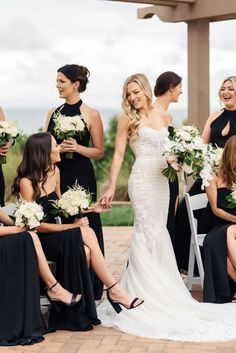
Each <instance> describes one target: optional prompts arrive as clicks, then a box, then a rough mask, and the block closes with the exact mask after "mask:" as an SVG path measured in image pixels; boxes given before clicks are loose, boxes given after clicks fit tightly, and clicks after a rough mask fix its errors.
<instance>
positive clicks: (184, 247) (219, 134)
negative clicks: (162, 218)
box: [175, 76, 236, 271]
mask: <svg viewBox="0 0 236 353" xmlns="http://www.w3.org/2000/svg"><path fill="white" fill-rule="evenodd" d="M218 96H219V99H220V101H221V102H222V103H223V105H224V108H223V109H221V110H219V111H217V112H214V113H212V114H211V115H210V116H209V118H208V119H207V121H206V124H205V127H204V129H203V133H202V138H203V141H204V142H205V143H209V142H211V143H212V144H213V145H217V146H219V147H224V146H225V143H226V142H227V141H228V139H229V138H230V137H231V136H234V135H236V77H235V76H230V77H226V78H225V79H224V80H223V82H222V84H221V86H220V89H219V92H218ZM188 192H189V194H190V195H196V194H201V193H202V192H204V191H203V190H201V181H196V182H195V183H194V184H193V186H192V187H191V189H190V190H189V191H188ZM201 214H202V212H201V211H196V214H195V215H196V217H197V218H198V219H199V218H200V217H201ZM209 221H211V220H208V222H209ZM190 239H191V231H190V226H189V221H188V214H187V208H186V203H185V200H184V198H183V199H182V201H181V202H180V205H179V208H178V212H177V216H176V249H175V250H176V251H175V255H176V260H177V264H178V267H179V269H180V270H184V271H187V270H188V259H189V248H190Z"/></svg>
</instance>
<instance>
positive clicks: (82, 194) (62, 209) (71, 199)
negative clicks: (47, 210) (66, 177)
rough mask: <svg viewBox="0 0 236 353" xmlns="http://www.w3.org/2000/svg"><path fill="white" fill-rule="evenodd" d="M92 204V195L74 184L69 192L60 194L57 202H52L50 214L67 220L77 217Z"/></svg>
mask: <svg viewBox="0 0 236 353" xmlns="http://www.w3.org/2000/svg"><path fill="white" fill-rule="evenodd" d="M91 203H92V195H91V194H90V193H89V192H88V191H87V190H85V189H83V188H82V187H81V186H80V185H79V184H78V183H75V185H73V186H72V187H71V188H69V190H67V191H66V192H64V194H62V197H61V198H60V199H59V200H56V201H53V207H54V208H55V209H54V210H52V213H53V214H54V215H57V216H61V217H65V218H68V217H69V216H76V215H79V213H80V212H82V211H84V210H88V208H89V206H90V205H91Z"/></svg>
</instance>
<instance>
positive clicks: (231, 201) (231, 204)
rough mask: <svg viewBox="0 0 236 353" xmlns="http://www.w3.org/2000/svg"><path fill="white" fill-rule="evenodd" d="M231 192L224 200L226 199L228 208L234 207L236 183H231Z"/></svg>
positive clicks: (235, 204)
mask: <svg viewBox="0 0 236 353" xmlns="http://www.w3.org/2000/svg"><path fill="white" fill-rule="evenodd" d="M231 190H232V192H231V193H230V194H229V195H227V196H226V200H227V201H228V205H227V207H228V208H235V207H236V184H233V185H232V188H231Z"/></svg>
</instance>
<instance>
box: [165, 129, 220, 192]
mask: <svg viewBox="0 0 236 353" xmlns="http://www.w3.org/2000/svg"><path fill="white" fill-rule="evenodd" d="M220 155H221V149H219V148H214V147H213V146H212V145H211V144H204V143H203V141H202V138H201V137H200V134H199V132H198V130H197V128H196V127H194V126H182V127H181V128H177V129H174V132H173V134H172V135H170V136H169V138H168V140H167V142H166V145H165V152H164V156H165V157H166V159H167V162H168V163H169V164H170V165H169V166H168V167H167V168H165V169H164V170H163V172H162V173H163V175H165V176H166V177H167V178H168V179H169V180H170V181H175V180H176V179H177V171H178V170H179V169H180V167H181V168H182V170H183V171H184V172H185V174H186V175H187V176H189V175H191V176H192V177H193V179H195V180H198V179H202V188H204V186H208V185H209V180H210V179H211V178H212V173H213V172H214V171H215V170H216V169H217V168H218V166H219V163H220Z"/></svg>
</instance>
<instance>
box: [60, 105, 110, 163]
mask: <svg viewBox="0 0 236 353" xmlns="http://www.w3.org/2000/svg"><path fill="white" fill-rule="evenodd" d="M90 121H91V123H90V129H89V130H90V134H91V139H92V147H86V146H82V145H80V144H78V143H77V142H76V140H75V139H74V138H69V139H67V140H64V141H63V143H62V144H61V145H60V146H61V148H62V152H76V153H80V154H82V155H83V156H85V157H88V158H93V159H97V160H99V159H101V158H102V157H103V144H104V143H103V141H104V134H103V125H102V119H101V117H100V114H99V113H98V112H97V111H96V110H93V111H92V113H91V116H90Z"/></svg>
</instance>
